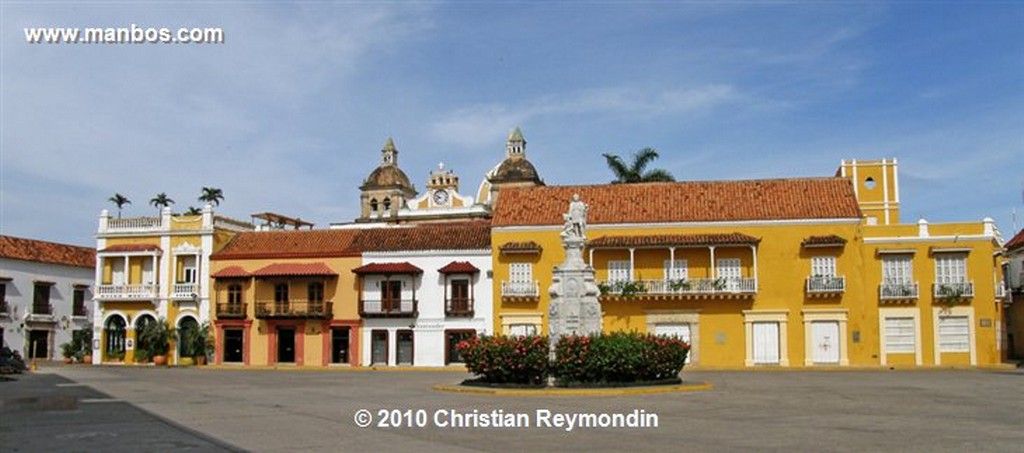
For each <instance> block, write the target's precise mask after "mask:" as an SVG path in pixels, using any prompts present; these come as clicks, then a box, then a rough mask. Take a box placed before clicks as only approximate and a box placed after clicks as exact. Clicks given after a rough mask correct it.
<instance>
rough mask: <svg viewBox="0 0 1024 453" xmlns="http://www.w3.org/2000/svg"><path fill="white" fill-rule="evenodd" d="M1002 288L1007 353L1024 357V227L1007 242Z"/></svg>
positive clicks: (1009, 356) (1010, 355)
mask: <svg viewBox="0 0 1024 453" xmlns="http://www.w3.org/2000/svg"><path fill="white" fill-rule="evenodd" d="M1003 275H1004V278H1005V279H1006V285H1005V286H1004V287H1003V288H1002V292H1003V294H1002V295H1003V300H1004V302H1005V305H1004V306H1005V309H1006V314H1007V316H1006V323H1005V324H1006V348H1005V349H1006V355H1007V358H1011V359H1018V360H1019V359H1024V229H1022V230H1020V231H1018V232H1017V234H1016V235H1015V236H1014V237H1013V238H1012V239H1010V241H1009V242H1007V243H1006V263H1005V266H1004V268H1003Z"/></svg>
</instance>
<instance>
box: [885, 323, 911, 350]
mask: <svg viewBox="0 0 1024 453" xmlns="http://www.w3.org/2000/svg"><path fill="white" fill-rule="evenodd" d="M916 337H917V335H916V332H915V328H914V318H885V350H886V352H888V353H904V352H906V353H913V352H915V351H916Z"/></svg>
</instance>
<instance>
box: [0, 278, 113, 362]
mask: <svg viewBox="0 0 1024 453" xmlns="http://www.w3.org/2000/svg"><path fill="white" fill-rule="evenodd" d="M93 272H94V271H93V269H92V268H82V267H71V266H61V265H55V264H45V263H36V262H30V261H18V260H11V259H2V258H0V276H2V277H7V278H11V280H10V281H6V282H3V284H4V285H5V286H6V287H7V305H8V307H10V309H9V311H8V315H7V316H3V317H0V328H3V343H4V345H6V346H7V347H9V348H11V349H13V350H16V351H20V352H21V355H22V357H24V358H26V359H27V358H28V346H29V345H28V344H27V343H28V341H27V340H28V336H29V330H33V329H35V330H50V331H52V333H51V334H50V342H49V349H50V357H51V358H52V359H53V360H61V359H62V357H61V354H60V345H61V344H63V343H67V342H69V341H71V332H72V331H74V330H76V329H86V328H89V326H90V325H91V320H90V319H89V317H83V318H78V319H75V318H73V317H72V316H71V314H72V310H73V304H74V294H75V290H74V285H85V286H87V289H86V291H85V302H86V303H85V306H86V309H87V310H91V303H90V302H91V301H92V289H91V287H92V283H93V278H94V274H93ZM36 280H42V281H48V282H54V283H56V284H55V285H53V286H51V287H50V305H52V306H53V319H54V320H56V322H54V323H34V322H33V323H26V322H25V319H26V317H27V316H28V314H29V313H31V312H32V301H33V298H34V297H35V281H36Z"/></svg>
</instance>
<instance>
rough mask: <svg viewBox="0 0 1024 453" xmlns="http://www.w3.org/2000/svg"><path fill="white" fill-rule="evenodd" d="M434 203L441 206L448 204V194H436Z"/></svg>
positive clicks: (440, 191)
mask: <svg viewBox="0 0 1024 453" xmlns="http://www.w3.org/2000/svg"><path fill="white" fill-rule="evenodd" d="M434 203H437V204H440V205H444V204H448V192H447V191H444V190H438V191H437V192H434Z"/></svg>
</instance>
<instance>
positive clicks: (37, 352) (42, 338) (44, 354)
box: [28, 330, 50, 359]
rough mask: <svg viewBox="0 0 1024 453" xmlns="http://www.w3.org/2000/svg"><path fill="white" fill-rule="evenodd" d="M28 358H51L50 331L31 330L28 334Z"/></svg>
mask: <svg viewBox="0 0 1024 453" xmlns="http://www.w3.org/2000/svg"><path fill="white" fill-rule="evenodd" d="M28 358H30V359H49V358H50V331H49V330H30V331H29V333H28Z"/></svg>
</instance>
